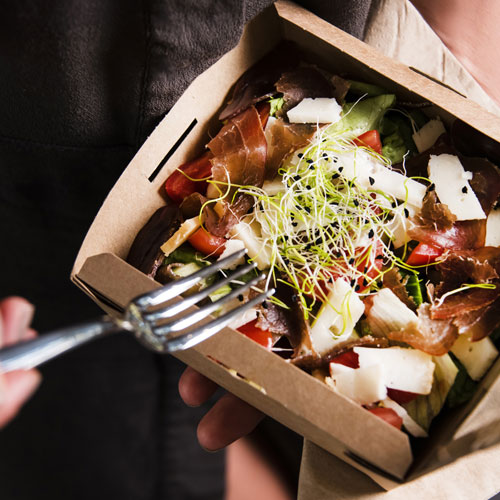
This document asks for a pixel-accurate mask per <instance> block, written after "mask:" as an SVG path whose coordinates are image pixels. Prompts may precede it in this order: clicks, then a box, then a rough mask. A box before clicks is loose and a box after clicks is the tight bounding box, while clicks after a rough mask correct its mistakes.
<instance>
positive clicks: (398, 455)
mask: <svg viewBox="0 0 500 500" xmlns="http://www.w3.org/2000/svg"><path fill="white" fill-rule="evenodd" d="M117 276H119V277H120V279H119V280H117V279H116V277H117ZM75 278H76V283H77V284H79V283H84V284H85V286H86V287H87V288H89V289H91V290H93V291H94V293H95V296H94V300H96V301H97V302H98V303H104V304H106V303H112V304H114V305H115V307H116V308H117V309H120V310H123V309H124V308H125V307H126V305H127V304H128V302H129V301H130V300H132V299H133V298H134V297H135V296H137V295H140V294H143V293H146V292H148V291H149V290H153V289H154V288H157V287H159V286H160V285H159V284H158V283H157V282H155V281H153V280H151V279H150V278H148V277H147V276H145V275H144V274H142V273H141V272H139V271H137V269H134V268H133V267H131V266H130V265H129V264H127V263H126V262H124V261H123V260H121V259H120V258H118V257H116V256H115V255H112V254H101V255H95V256H92V257H90V258H89V259H87V260H86V261H85V263H84V265H83V266H82V269H81V271H80V272H79V273H78V275H77V276H75ZM176 357H178V358H179V359H180V360H181V361H184V362H185V363H187V364H189V365H191V366H193V367H194V368H196V369H197V370H199V371H200V372H202V373H203V374H204V375H206V376H207V377H209V378H212V379H213V380H215V381H216V382H217V383H218V384H220V385H222V386H223V387H224V388H225V389H227V390H229V391H231V392H233V393H234V394H236V395H237V396H239V397H241V398H242V399H244V400H245V401H247V402H249V403H250V404H252V405H254V406H256V407H257V408H259V409H260V410H261V411H263V412H264V413H266V414H268V415H270V416H271V417H273V418H275V419H276V420H278V421H280V422H282V423H283V424H285V425H287V426H288V427H290V428H291V429H293V430H295V431H296V432H298V433H300V434H303V435H304V436H306V437H307V438H308V439H310V440H312V441H313V442H316V443H318V444H319V445H320V446H323V447H325V448H326V449H328V450H329V451H330V452H332V453H336V454H339V455H344V456H346V457H347V456H349V455H351V456H354V457H359V459H360V461H366V462H368V463H370V464H373V466H374V467H377V468H380V469H381V470H383V471H386V472H387V473H388V474H390V475H393V476H395V477H399V478H402V477H403V476H404V474H405V472H406V470H407V469H408V467H409V466H410V463H411V461H412V455H411V450H410V444H409V440H408V437H407V436H406V434H404V433H402V432H400V431H398V430H397V429H395V428H394V427H392V426H390V425H387V424H385V423H384V422H382V421H380V420H379V419H378V418H377V417H375V416H373V415H371V414H370V413H368V412H366V410H364V409H363V408H362V407H360V406H359V405H357V404H355V403H352V402H351V401H349V400H347V399H346V398H344V397H343V396H341V395H339V394H336V393H335V392H333V391H332V390H331V389H330V388H329V387H327V386H326V385H325V384H323V383H321V382H320V381H318V380H316V379H315V378H313V377H311V376H310V375H308V374H307V373H305V372H304V371H302V370H300V369H299V368H297V367H295V366H293V365H291V364H290V363H287V362H286V361H284V360H283V359H281V358H279V357H278V356H276V355H275V354H273V353H271V352H269V351H267V350H266V349H264V348H263V347H261V346H260V345H258V344H257V343H255V342H254V341H252V340H250V339H248V338H247V337H245V336H244V335H242V334H240V333H238V332H236V331H234V330H232V329H230V328H225V329H224V330H222V331H221V332H220V333H218V334H217V335H215V336H214V337H212V338H210V339H208V340H207V341H205V342H203V343H201V344H199V345H198V346H195V347H193V348H191V349H189V350H187V351H183V352H180V353H178V354H176ZM333 416H335V417H333ZM367 434H369V435H370V436H371V439H370V440H369V441H367V440H366V439H365V436H366V435H367Z"/></svg>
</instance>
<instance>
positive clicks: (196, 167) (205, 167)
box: [165, 152, 213, 204]
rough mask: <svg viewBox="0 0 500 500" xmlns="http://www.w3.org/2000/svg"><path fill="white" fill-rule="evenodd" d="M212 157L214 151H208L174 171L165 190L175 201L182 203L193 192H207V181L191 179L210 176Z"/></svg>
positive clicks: (167, 181)
mask: <svg viewBox="0 0 500 500" xmlns="http://www.w3.org/2000/svg"><path fill="white" fill-rule="evenodd" d="M212 157H213V155H212V153H210V152H206V153H204V154H203V155H201V156H200V157H199V158H196V159H195V160H192V161H188V162H187V163H184V164H182V165H181V166H180V167H179V168H178V169H177V170H175V171H174V172H172V174H171V175H170V177H169V178H168V179H167V180H166V182H165V191H166V192H167V194H168V196H169V198H170V199H171V200H172V201H173V202H174V203H178V204H180V203H181V202H182V200H184V198H187V197H188V196H189V195H190V194H193V193H201V194H205V193H206V191H207V182H206V181H193V180H191V179H206V178H207V177H210V175H211V174H212V164H211V163H210V158H212ZM184 174H185V175H184Z"/></svg>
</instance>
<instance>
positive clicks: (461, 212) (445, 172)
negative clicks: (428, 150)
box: [428, 154, 486, 220]
mask: <svg viewBox="0 0 500 500" xmlns="http://www.w3.org/2000/svg"><path fill="white" fill-rule="evenodd" d="M428 168H429V179H430V180H431V182H432V183H433V184H434V185H435V187H436V195H437V197H438V198H439V201H440V202H441V203H444V204H445V205H447V207H448V208H449V209H450V212H451V213H452V214H453V215H455V216H456V218H457V220H473V219H485V218H486V215H485V213H484V212H483V209H482V208H481V204H480V203H479V200H478V199H477V196H476V193H474V191H473V190H472V188H471V187H470V184H469V179H470V178H471V177H470V172H466V171H465V170H464V167H463V166H462V164H461V163H460V160H459V159H458V157H457V156H454V155H449V154H441V155H437V156H436V155H431V157H430V160H429V167H428Z"/></svg>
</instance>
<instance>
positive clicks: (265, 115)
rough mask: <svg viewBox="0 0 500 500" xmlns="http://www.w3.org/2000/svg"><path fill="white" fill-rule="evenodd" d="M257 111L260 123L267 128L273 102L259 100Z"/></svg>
mask: <svg viewBox="0 0 500 500" xmlns="http://www.w3.org/2000/svg"><path fill="white" fill-rule="evenodd" d="M255 107H256V109H257V112H258V113H259V117H260V123H262V128H266V125H267V120H268V119H269V113H270V111H271V104H270V103H269V102H265V101H263V102H259V104H257V105H256V106H255Z"/></svg>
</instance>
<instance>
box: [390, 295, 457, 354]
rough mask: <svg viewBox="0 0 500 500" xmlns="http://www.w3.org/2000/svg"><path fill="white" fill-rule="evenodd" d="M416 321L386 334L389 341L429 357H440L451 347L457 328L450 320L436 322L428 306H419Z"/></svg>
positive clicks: (455, 337)
mask: <svg viewBox="0 0 500 500" xmlns="http://www.w3.org/2000/svg"><path fill="white" fill-rule="evenodd" d="M417 316H418V321H417V323H416V324H410V325H408V326H407V327H406V328H403V329H402V330H399V331H396V332H391V333H389V334H388V337H389V339H390V340H394V341H398V342H404V343H406V344H408V345H410V346H412V347H414V348H415V349H419V350H421V351H423V352H426V353H427V354H430V355H431V356H442V355H443V354H446V353H447V352H448V351H449V350H450V349H451V347H452V346H453V344H454V342H455V340H456V339H457V337H458V328H457V327H456V325H454V324H453V322H452V320H436V319H432V318H431V315H430V305H429V304H421V305H420V306H419V308H418V309H417Z"/></svg>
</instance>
